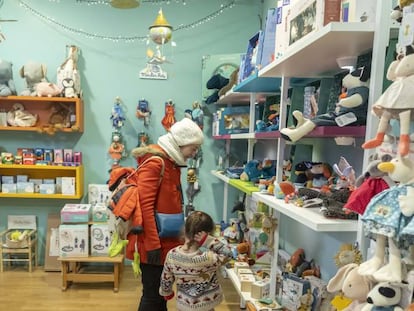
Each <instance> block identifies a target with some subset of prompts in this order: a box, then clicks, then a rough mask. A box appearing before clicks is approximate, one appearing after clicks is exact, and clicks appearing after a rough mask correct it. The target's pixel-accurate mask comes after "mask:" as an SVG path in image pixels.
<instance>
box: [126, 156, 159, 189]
mask: <svg viewBox="0 0 414 311" xmlns="http://www.w3.org/2000/svg"><path fill="white" fill-rule="evenodd" d="M151 159H159V160H161V163H162V167H161V173H160V180H159V182H158V184H160V183H161V181H162V178H163V177H164V172H165V162H164V159H163V158H162V157H160V156H155V155H154V156H151V157H149V158H147V159H145V160H144V162H142V163H141V164H140V165H138V167H137V168H136V169H135V170H134V171H133V172H131V173H130V174H129V175H128V176H127V177H126V179H129V178H130V177H131V176H133V175H134V174H135V173H136V172H138V170H139V169H140V168H141V167H142V166H144V164H145V163H147V162H149V161H150V160H151Z"/></svg>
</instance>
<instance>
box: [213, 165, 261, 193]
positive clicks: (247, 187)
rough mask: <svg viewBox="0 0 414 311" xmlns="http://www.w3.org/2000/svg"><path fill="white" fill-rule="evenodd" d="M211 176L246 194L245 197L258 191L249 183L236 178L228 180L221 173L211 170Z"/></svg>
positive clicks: (256, 187)
mask: <svg viewBox="0 0 414 311" xmlns="http://www.w3.org/2000/svg"><path fill="white" fill-rule="evenodd" d="M211 174H212V175H213V176H215V177H217V178H218V179H220V180H221V181H223V182H225V183H226V184H228V185H230V186H232V187H233V188H236V189H238V190H240V191H242V192H244V193H246V194H247V195H252V193H253V192H256V191H259V187H258V186H256V185H255V184H254V183H252V182H251V181H243V180H240V179H236V178H229V177H227V176H226V175H224V174H223V171H215V170H212V171H211Z"/></svg>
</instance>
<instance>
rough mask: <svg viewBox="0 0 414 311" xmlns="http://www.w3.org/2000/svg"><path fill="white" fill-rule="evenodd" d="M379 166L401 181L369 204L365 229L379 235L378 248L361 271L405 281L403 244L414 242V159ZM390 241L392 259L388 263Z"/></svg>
mask: <svg viewBox="0 0 414 311" xmlns="http://www.w3.org/2000/svg"><path fill="white" fill-rule="evenodd" d="M378 169H380V170H381V171H384V172H388V175H389V176H390V178H391V179H392V180H395V181H399V182H400V183H399V184H398V186H394V187H391V188H390V189H387V190H384V191H382V192H381V193H379V194H377V195H376V196H374V197H373V198H372V199H371V201H370V202H369V204H368V206H367V207H366V210H365V212H364V214H363V216H362V218H361V219H362V221H363V223H364V228H365V230H366V231H367V232H368V233H369V234H371V235H374V236H375V238H376V247H375V254H374V256H373V257H372V258H371V259H370V260H368V261H366V262H364V263H362V264H361V265H360V267H359V272H360V273H361V274H363V275H372V276H373V277H374V278H375V279H376V280H377V281H379V282H381V281H390V282H401V281H402V279H403V273H402V270H403V269H402V263H401V251H400V247H409V246H412V244H413V242H414V235H413V234H414V220H413V217H412V216H413V215H414V205H413V204H412V202H413V201H414V162H413V161H412V160H410V159H408V158H403V157H401V156H397V157H396V158H394V159H392V160H391V161H390V162H383V163H380V164H379V165H378ZM387 240H388V249H389V251H388V253H389V255H388V256H389V258H388V262H387V264H385V265H384V258H385V253H386V252H385V249H386V242H387Z"/></svg>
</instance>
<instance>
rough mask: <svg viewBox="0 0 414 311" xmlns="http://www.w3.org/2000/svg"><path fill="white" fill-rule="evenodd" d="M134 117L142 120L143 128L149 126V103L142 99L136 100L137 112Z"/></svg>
mask: <svg viewBox="0 0 414 311" xmlns="http://www.w3.org/2000/svg"><path fill="white" fill-rule="evenodd" d="M135 115H136V117H137V118H138V119H144V126H145V127H147V126H148V125H149V122H150V116H151V110H150V109H149V103H148V101H147V100H146V99H144V98H142V99H140V100H138V105H137V111H136V113H135Z"/></svg>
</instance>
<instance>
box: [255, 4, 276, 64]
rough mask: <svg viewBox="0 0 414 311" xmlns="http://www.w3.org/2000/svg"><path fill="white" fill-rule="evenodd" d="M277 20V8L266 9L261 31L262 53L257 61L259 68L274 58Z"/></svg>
mask: <svg viewBox="0 0 414 311" xmlns="http://www.w3.org/2000/svg"><path fill="white" fill-rule="evenodd" d="M277 21H278V10H277V8H271V9H269V10H268V11H267V17H266V26H265V30H264V33H263V43H262V53H261V54H262V55H261V59H260V62H259V70H260V69H262V68H263V67H266V65H268V64H270V63H271V62H272V61H273V60H274V59H275V43H276V25H277Z"/></svg>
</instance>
